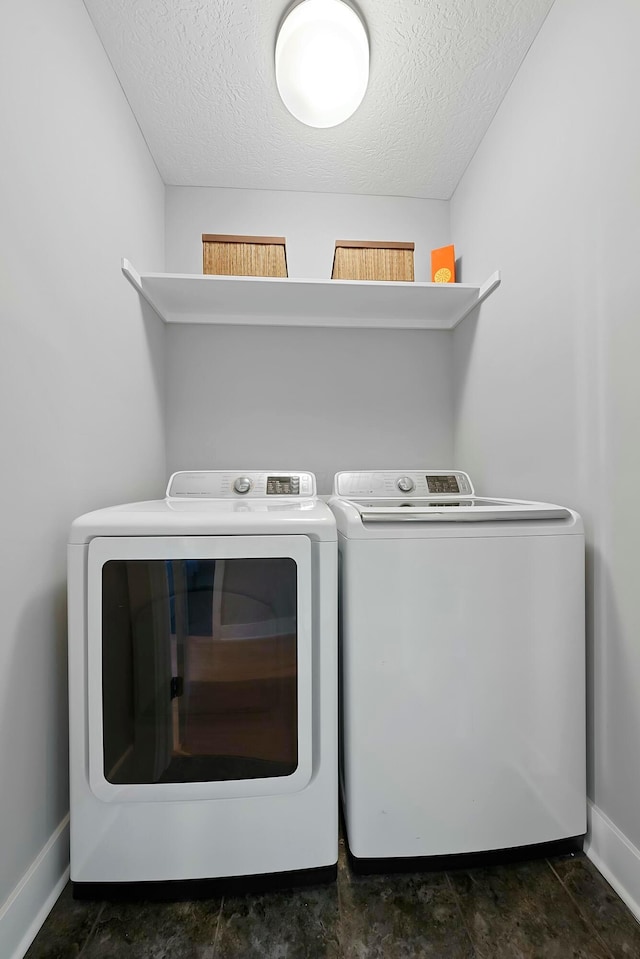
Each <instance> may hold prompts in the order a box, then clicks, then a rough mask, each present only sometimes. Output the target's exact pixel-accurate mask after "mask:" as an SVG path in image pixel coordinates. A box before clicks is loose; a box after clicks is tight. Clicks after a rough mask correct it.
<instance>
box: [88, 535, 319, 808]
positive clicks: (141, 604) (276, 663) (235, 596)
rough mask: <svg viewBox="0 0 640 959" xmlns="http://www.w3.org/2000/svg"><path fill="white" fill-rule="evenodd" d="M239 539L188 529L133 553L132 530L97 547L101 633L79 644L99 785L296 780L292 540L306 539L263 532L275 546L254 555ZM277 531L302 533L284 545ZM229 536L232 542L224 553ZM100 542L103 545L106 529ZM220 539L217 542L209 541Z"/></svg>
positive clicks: (259, 786) (210, 786)
mask: <svg viewBox="0 0 640 959" xmlns="http://www.w3.org/2000/svg"><path fill="white" fill-rule="evenodd" d="M247 539H249V538H248V537H242V538H235V537H233V538H231V540H232V544H233V547H234V549H231V550H230V548H229V547H230V545H231V544H229V541H228V538H226V540H227V541H226V542H224V541H223V543H221V542H220V539H212V538H199V543H198V545H199V547H200V549H199V551H198V552H197V553H196V554H195V555H194V554H193V553H192V555H189V556H184V555H178V554H177V551H176V550H175V549H174V550H173V551H168V550H165V551H164V552H166V553H167V555H164V556H161V557H157V556H144V555H141V554H143V553H144V547H141V546H140V544H141V542H142V538H140V539H134V540H133V543H134V544H136V545H137V549H136V550H135V552H136V554H137V555H135V556H122V555H120V556H113V555H112V556H111V557H110V558H106V557H102V556H101V557H100V558H99V561H98V562H97V565H99V571H98V569H96V572H97V573H98V572H99V577H100V589H99V594H100V610H99V620H100V621H99V635H100V643H99V649H98V648H97V647H96V648H94V649H93V653H94V655H93V657H91V655H90V657H89V658H90V661H91V659H92V658H93V664H94V666H97V667H99V672H100V683H99V685H98V684H97V682H96V683H94V684H93V695H92V696H91V683H90V696H91V699H92V700H97V703H96V702H95V701H94V702H93V705H94V706H96V705H97V706H99V709H96V710H95V711H94V712H92V710H91V705H92V704H90V715H92V716H93V720H92V721H95V722H96V723H97V725H99V727H100V740H99V743H98V741H97V737H95V736H94V737H93V739H92V737H91V730H90V748H91V744H92V743H93V747H94V750H95V753H96V754H95V755H94V754H93V751H92V756H91V760H92V762H91V763H90V765H91V767H92V770H93V779H92V788H94V787H95V786H97V791H98V792H99V793H101V798H107V797H108V796H111V797H112V798H113V797H115V796H116V795H117V796H118V797H119V798H124V797H123V796H122V791H123V790H124V791H125V793H127V794H128V795H129V798H143V797H144V796H145V795H146V797H147V798H150V795H151V792H150V791H151V790H153V791H154V796H153V798H163V797H164V794H165V793H166V798H177V794H179V795H180V796H181V797H184V796H187V795H190V794H191V792H190V791H191V790H195V792H196V793H198V794H199V795H218V794H219V795H229V794H232V795H242V794H255V793H256V792H257V793H264V792H265V791H267V792H271V791H281V789H280V788H279V787H280V786H281V785H282V784H283V782H284V781H285V780H287V781H291V780H293V781H294V782H295V781H297V782H298V786H297V788H300V780H301V778H304V779H305V781H308V778H309V775H310V755H309V754H310V714H309V709H310V696H311V688H310V682H309V679H310V648H309V647H310V627H311V623H310V606H309V607H307V608H305V607H306V605H307V604H306V601H305V595H304V594H305V593H306V592H307V588H306V587H305V585H304V581H305V579H307V578H310V575H309V574H310V569H309V568H307V569H306V570H305V568H304V567H305V557H304V556H301V555H299V549H298V548H299V547H302V552H303V553H307V552H308V547H309V541H308V540H307V539H306V537H272V538H270V539H271V541H272V544H271V549H272V551H273V545H274V541H275V543H277V544H278V546H279V550H278V551H279V555H273V552H272V553H271V554H270V555H257V556H256V555H250V552H251V549H250V547H248V545H247V543H246V540H247ZM283 539H287V540H296V541H302V542H301V543H299V542H296V544H295V546H296V549H284V550H283V547H282V544H281V542H280V541H281V540H283ZM260 540H261V541H262V540H263V538H262V537H260ZM145 541H146V542H148V539H146V538H145ZM97 542H98V541H97V540H94V541H93V542H92V544H91V547H94V553H95V551H96V549H97V547H96V546H95V544H97ZM179 542H180V544H181V546H182V544H183V543H184V540H180V541H179ZM239 542H242V543H243V550H242V552H243V553H244V555H241V556H238V555H230V554H231V553H232V552H234V551H237V546H238V543H239ZM103 543H104V544H105V547H104V548H106V549H107V551H108V552H109V553H111V554H112V553H113V552H114V550H113V546H114V541H113V540H106V541H103ZM203 544H207V546H208V548H207V549H204V550H203V549H202V546H203ZM214 544H216V548H215V549H214V548H213V546H214ZM120 545H122V540H120ZM156 545H157V541H156ZM221 545H224V546H225V549H224V550H223V552H224V554H225V555H215V556H212V555H208V554H210V553H211V552H212V551H213V552H220V551H221V550H220V546H221ZM260 545H261V547H262V549H261V551H262V552H264V543H263V542H261V544H260ZM247 550H248V552H249V555H247ZM181 551H182V550H181ZM181 551H180V552H181ZM120 552H121V550H120ZM190 552H191V551H190ZM283 553H289V554H291V553H295V554H296V555H295V556H293V555H283ZM96 559H97V557H96ZM308 560H310V556H307V561H308ZM301 563H302V569H301ZM301 573H302V576H301ZM301 594H302V595H301ZM306 599H308V597H306ZM95 612H96V611H95V610H94V613H95ZM91 648H92V644H91V642H90V653H91ZM96 713H97V715H96ZM98 764H99V768H98ZM301 770H302V773H301ZM93 780H95V782H94V781H93ZM269 781H273V782H272V783H271V785H269ZM276 781H277V783H276ZM234 784H235V785H234ZM239 784H244V786H242V787H241V788H238V786H239ZM276 785H278V788H277V790H276ZM165 787H166V788H165ZM94 791H96V788H94ZM287 791H288V790H287Z"/></svg>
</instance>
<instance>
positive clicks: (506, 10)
mask: <svg viewBox="0 0 640 959" xmlns="http://www.w3.org/2000/svg"><path fill="white" fill-rule="evenodd" d="M552 3H553V0H360V2H359V4H358V8H359V10H360V12H361V14H362V16H363V18H364V20H365V21H366V24H367V29H368V32H369V39H370V45H371V74H370V80H369V87H368V90H367V93H366V95H365V98H364V101H363V103H362V105H361V106H360V108H359V109H358V110H357V112H356V113H355V114H354V115H353V116H352V117H351V118H350V119H349V120H347V121H345V122H344V123H343V124H341V125H340V126H337V127H334V128H332V129H327V130H316V129H312V128H310V127H305V126H304V125H303V124H301V123H299V122H298V121H297V120H295V119H294V118H293V117H292V116H291V115H290V114H289V113H288V112H287V110H286V109H285V107H284V106H283V104H282V102H281V100H280V98H279V96H278V92H277V88H276V84H275V76H274V67H273V52H274V47H275V38H276V33H277V29H278V24H279V23H280V20H281V18H282V15H283V12H284V10H285V9H286V8H287V7H288V5H289V4H288V0H208V2H205V0H85V5H86V7H87V9H88V11H89V14H90V16H91V18H92V20H93V23H94V24H95V27H96V30H97V32H98V34H99V36H100V38H101V40H102V42H103V44H104V46H105V49H106V51H107V54H108V56H109V58H110V59H111V63H112V64H113V67H114V69H115V72H116V74H117V76H118V78H119V80H120V83H121V84H122V87H123V89H124V92H125V94H126V96H127V98H128V100H129V103H130V104H131V107H132V109H133V112H134V114H135V116H136V118H137V120H138V123H139V124H140V127H141V129H142V132H143V134H144V136H145V138H146V141H147V143H148V145H149V148H150V150H151V153H152V154H153V157H154V159H155V161H156V163H157V165H158V169H159V170H160V173H161V175H162V177H163V179H164V181H165V183H167V184H172V185H180V186H218V187H243V188H254V189H272V190H313V191H322V192H331V193H369V194H381V195H399V196H417V197H430V198H434V199H438V198H439V199H448V198H449V197H450V196H451V194H452V192H453V190H454V189H455V187H456V185H457V183H458V180H459V179H460V177H461V175H462V173H463V172H464V169H465V167H466V166H467V164H468V162H469V160H470V159H471V157H472V156H473V153H474V151H475V150H476V148H477V146H478V144H479V143H480V141H481V139H482V137H483V135H484V133H485V131H486V129H487V127H488V126H489V124H490V122H491V119H492V117H493V115H494V113H495V111H496V109H497V107H498V106H499V104H500V101H501V100H502V98H503V97H504V95H505V93H506V90H507V88H508V86H509V84H510V83H511V81H512V79H513V77H514V76H515V74H516V71H517V70H518V67H519V66H520V64H521V62H522V60H523V58H524V56H525V54H526V52H527V49H528V48H529V46H530V44H531V42H532V41H533V39H534V37H535V35H536V33H537V32H538V30H539V29H540V26H541V25H542V22H543V20H544V18H545V16H546V15H547V13H548V11H549V9H550V7H551V5H552Z"/></svg>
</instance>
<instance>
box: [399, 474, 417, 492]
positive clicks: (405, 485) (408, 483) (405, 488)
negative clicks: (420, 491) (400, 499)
mask: <svg viewBox="0 0 640 959" xmlns="http://www.w3.org/2000/svg"><path fill="white" fill-rule="evenodd" d="M415 485H416V484H415V483H414V482H413V480H412V479H411V477H410V476H401V477H400V479H399V480H398V482H397V483H396V486H397V487H398V489H399V490H400V491H401V492H402V493H410V492H411V490H412V489H414V488H415Z"/></svg>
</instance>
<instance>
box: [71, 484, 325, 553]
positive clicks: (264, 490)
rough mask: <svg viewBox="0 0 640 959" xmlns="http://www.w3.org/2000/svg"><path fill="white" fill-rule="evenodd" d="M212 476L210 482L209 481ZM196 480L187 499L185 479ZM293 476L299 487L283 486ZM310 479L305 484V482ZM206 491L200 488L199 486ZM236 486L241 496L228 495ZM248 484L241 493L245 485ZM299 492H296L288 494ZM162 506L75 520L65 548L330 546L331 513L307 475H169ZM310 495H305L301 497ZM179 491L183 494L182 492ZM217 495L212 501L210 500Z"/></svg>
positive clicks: (153, 503)
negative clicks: (254, 543) (108, 540)
mask: <svg viewBox="0 0 640 959" xmlns="http://www.w3.org/2000/svg"><path fill="white" fill-rule="evenodd" d="M214 473H215V476H214ZM190 476H194V477H195V476H197V477H198V490H197V491H196V492H195V493H194V494H193V495H191V494H190V493H189V492H188V489H189V477H190ZM295 476H299V477H300V480H301V481H300V483H299V484H298V483H291V482H289V481H290V480H291V479H292V478H293V477H295ZM309 477H310V480H309V479H308V478H309ZM203 480H204V481H205V482H206V484H207V485H205V486H203V485H202V481H203ZM236 480H241V481H243V482H239V483H238V485H239V486H240V489H241V490H242V491H241V492H238V491H236V489H234V483H235V482H236ZM244 481H249V483H250V484H251V485H250V487H249V489H245V486H246V485H247V484H246V482H244ZM296 488H300V492H292V490H293V489H296ZM176 489H177V490H179V491H180V492H179V493H178V494H177V495H168V496H167V497H166V498H165V499H163V500H147V501H145V502H141V503H125V504H123V505H121V506H111V507H107V508H106V509H100V510H95V511H94V512H92V513H85V514H84V515H83V516H79V517H78V518H77V519H76V520H74V521H73V523H72V524H71V532H70V537H69V543H70V544H76V543H79V544H82V543H88V542H89V541H90V540H92V539H93V538H94V537H96V536H275V535H285V534H286V535H303V536H308V537H309V538H310V539H312V540H316V541H329V542H330V541H333V542H335V540H336V522H335V518H334V516H333V513H332V512H331V510H330V509H329V507H328V506H327V505H326V503H324V502H323V501H322V500H320V499H318V497H317V496H316V495H315V479H314V478H313V476H312V474H309V473H306V474H304V473H299V474H293V473H286V474H285V473H284V472H283V471H274V472H271V473H266V472H264V471H262V472H258V471H244V472H237V473H231V472H229V471H224V472H223V471H210V476H207V473H206V472H205V471H200V472H199V473H198V474H186V473H183V474H174V475H173V476H172V477H171V480H170V481H169V487H168V492H169V493H171V492H172V491H174V490H176ZM307 490H312V494H311V495H305V494H306V493H307ZM183 491H184V492H183ZM216 492H217V493H218V495H217V496H215V495H211V494H212V493H216Z"/></svg>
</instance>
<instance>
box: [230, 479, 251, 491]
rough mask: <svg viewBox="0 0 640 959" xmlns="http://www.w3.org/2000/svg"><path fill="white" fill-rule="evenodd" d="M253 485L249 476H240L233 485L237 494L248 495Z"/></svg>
mask: <svg viewBox="0 0 640 959" xmlns="http://www.w3.org/2000/svg"><path fill="white" fill-rule="evenodd" d="M251 486H252V483H251V480H250V479H249V477H248V476H239V477H238V478H237V480H235V482H234V484H233V488H234V490H235V491H236V493H248V492H249V490H250V489H251Z"/></svg>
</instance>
